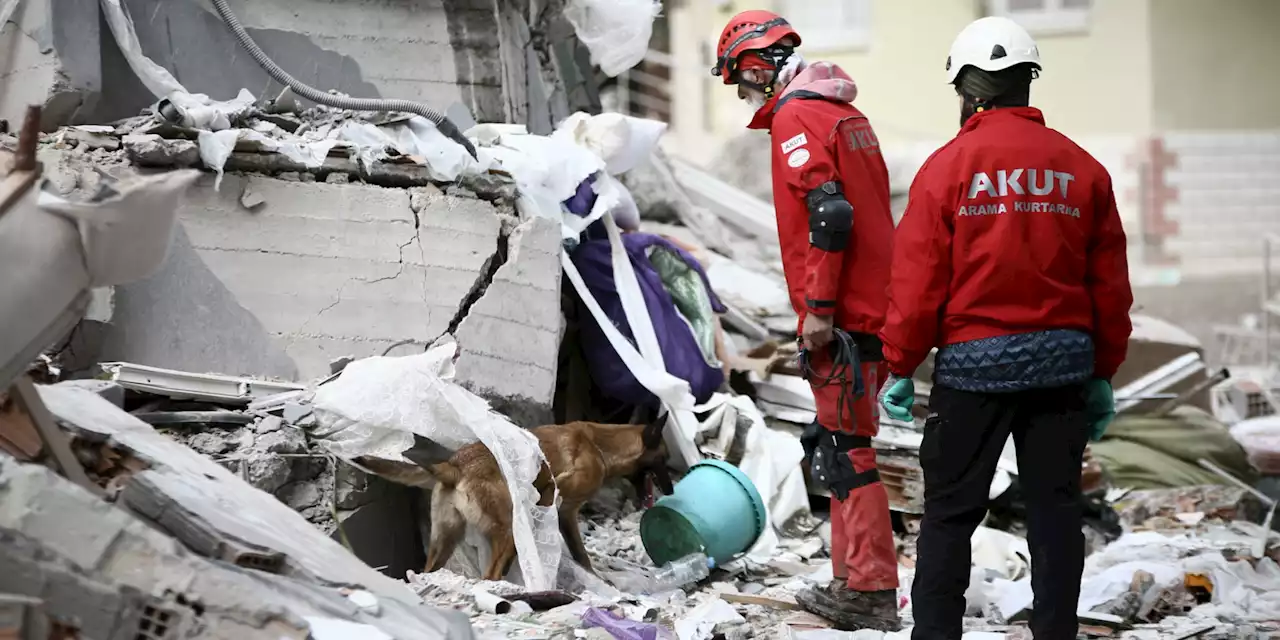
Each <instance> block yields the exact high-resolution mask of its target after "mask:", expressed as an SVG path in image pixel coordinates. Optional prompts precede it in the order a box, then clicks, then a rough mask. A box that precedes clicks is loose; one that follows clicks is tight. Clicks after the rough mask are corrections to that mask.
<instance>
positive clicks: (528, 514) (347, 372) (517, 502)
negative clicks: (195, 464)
mask: <svg viewBox="0 0 1280 640" xmlns="http://www.w3.org/2000/svg"><path fill="white" fill-rule="evenodd" d="M456 349H457V345H456V344H454V343H451V342H449V343H444V344H441V345H439V346H436V347H434V348H432V349H431V350H429V351H427V352H426V353H424V354H421V355H415V356H405V357H399V358H389V357H375V358H366V359H364V360H357V361H355V362H353V363H351V364H349V365H347V367H346V368H345V369H343V371H342V375H340V376H339V377H338V378H337V379H336V380H334V381H333V382H330V383H328V384H326V385H323V386H321V387H319V388H318V389H317V390H316V393H315V415H316V422H317V428H316V430H315V431H314V432H313V433H312V435H313V437H314V438H316V439H318V440H322V441H323V443H324V446H325V447H326V448H327V449H328V450H329V451H331V452H333V453H334V454H335V455H337V456H339V457H341V458H344V459H347V460H350V459H353V458H357V457H360V456H370V457H375V458H381V459H384V460H391V461H396V462H408V461H407V460H406V459H405V458H404V456H402V455H401V454H402V453H403V452H404V451H405V450H406V449H409V448H410V447H412V446H413V437H414V435H415V434H416V435H418V436H421V437H423V438H427V439H430V440H432V441H434V442H436V443H438V444H440V445H442V446H444V447H447V448H450V449H457V448H458V447H461V446H463V445H466V444H469V443H471V442H475V441H477V440H478V441H480V442H482V443H484V445H485V447H487V448H488V449H489V451H490V452H492V453H493V457H494V459H495V460H497V462H498V467H499V468H500V469H501V470H502V475H503V477H504V478H505V479H506V481H507V489H508V491H510V493H511V497H512V501H511V502H512V531H513V534H514V536H515V544H516V553H517V554H518V557H519V562H520V572H521V575H522V576H523V577H524V584H525V587H527V588H528V589H530V590H533V591H538V590H548V589H554V588H555V586H556V585H555V581H556V575H557V571H558V569H559V567H560V551H561V547H560V543H559V541H560V534H559V524H558V522H557V516H556V511H555V508H554V507H546V508H544V507H539V506H538V504H537V503H538V499H539V495H538V492H537V491H535V490H534V487H533V481H534V479H535V478H536V477H537V475H538V471H539V469H541V467H542V465H543V464H545V462H546V459H545V458H544V457H543V455H542V449H541V448H539V446H538V440H537V438H535V437H534V435H533V434H532V433H530V432H528V431H526V430H524V429H521V428H520V427H517V426H516V425H514V424H512V423H511V422H510V421H508V420H507V419H506V418H505V417H503V416H501V415H499V414H497V413H495V412H493V411H492V410H490V408H489V404H488V403H487V402H485V400H484V399H482V398H480V397H479V396H476V395H475V394H473V393H471V392H470V391H467V390H466V389H463V388H462V387H460V386H458V385H456V384H454V383H453V382H452V379H453V375H454V367H453V356H454V353H455V351H456Z"/></svg>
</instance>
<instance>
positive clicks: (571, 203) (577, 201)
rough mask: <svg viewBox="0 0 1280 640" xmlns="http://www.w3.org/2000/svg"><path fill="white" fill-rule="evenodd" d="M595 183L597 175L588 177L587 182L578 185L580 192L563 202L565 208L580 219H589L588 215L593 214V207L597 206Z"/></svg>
mask: <svg viewBox="0 0 1280 640" xmlns="http://www.w3.org/2000/svg"><path fill="white" fill-rule="evenodd" d="M595 183H596V174H594V173H593V174H591V175H589V176H587V179H586V180H583V181H582V182H581V183H579V184H578V190H577V191H576V192H574V194H573V196H572V197H570V198H569V199H568V200H565V201H564V202H563V204H564V208H566V209H568V210H569V213H572V214H573V215H575V216H578V217H580V218H585V217H587V214H588V213H591V207H594V206H595V205H596V192H595V189H594V188H593V185H595Z"/></svg>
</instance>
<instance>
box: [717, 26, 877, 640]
mask: <svg viewBox="0 0 1280 640" xmlns="http://www.w3.org/2000/svg"><path fill="white" fill-rule="evenodd" d="M799 45H800V36H799V34H797V33H796V32H795V30H794V29H792V28H791V26H790V25H789V24H788V23H787V21H786V20H784V19H783V18H782V17H780V16H778V15H777V14H775V13H771V12H769V11H746V12H743V13H740V14H738V15H736V16H734V17H733V18H732V19H730V20H729V24H728V25H727V26H726V27H725V28H724V31H723V32H722V33H721V36H720V41H719V46H718V50H717V53H716V55H717V58H718V59H717V61H716V66H715V68H714V69H713V70H712V74H714V75H716V76H719V77H720V78H722V79H723V81H724V83H725V84H729V85H736V86H737V91H738V97H739V98H741V99H743V100H745V101H747V102H748V103H749V104H750V105H751V106H752V107H754V108H755V116H754V117H753V118H752V120H751V123H750V124H749V127H750V128H752V129H765V130H768V131H769V133H770V136H771V147H772V156H773V161H772V173H773V198H774V207H775V209H776V212H777V221H778V240H779V243H780V244H781V249H782V265H783V270H784V271H785V275H786V280H787V289H788V290H789V293H790V297H791V304H792V306H793V307H794V308H795V311H796V313H797V314H798V315H799V317H800V323H799V333H800V338H801V341H802V347H803V352H802V353H803V354H804V358H805V360H806V361H807V362H806V369H807V372H808V375H807V377H808V378H809V382H810V384H811V385H812V387H813V393H814V399H815V401H816V406H817V424H815V425H813V426H812V427H811V428H810V430H809V432H808V433H807V437H806V438H805V442H806V454H807V455H808V456H809V458H810V460H811V468H812V470H813V476H814V480H815V481H817V482H818V483H820V484H822V485H825V486H826V487H828V488H829V489H830V491H831V494H832V496H833V497H832V500H831V529H832V531H831V547H832V550H831V561H832V565H833V574H834V576H835V580H833V581H832V583H831V584H830V585H827V586H824V587H822V588H818V589H813V590H809V591H805V592H802V593H801V594H799V596H798V597H797V600H798V601H799V602H800V604H801V605H803V606H804V607H805V608H806V609H807V610H809V611H811V612H813V613H816V614H818V615H821V616H823V617H826V618H828V619H831V620H832V621H833V622H835V623H836V624H837V625H838V626H840V627H841V628H845V629H856V628H873V629H886V630H893V629H897V628H898V626H899V622H898V607H897V587H898V562H897V554H896V551H895V547H894V540H893V531H892V525H891V523H890V519H889V500H888V496H887V494H886V493H885V489H884V485H882V484H881V483H880V476H879V472H878V471H877V467H876V454H875V450H874V449H872V448H871V438H872V437H873V436H875V435H876V433H877V432H878V430H879V410H878V407H877V403H876V395H877V383H878V381H879V380H881V379H882V377H883V373H882V370H883V364H882V362H881V361H882V360H883V356H882V355H881V350H880V343H879V339H878V338H877V337H876V333H877V332H878V331H879V330H880V327H881V326H882V325H883V323H884V312H885V306H886V304H887V297H886V294H885V287H886V286H887V285H888V281H889V261H890V259H891V257H892V249H893V216H892V214H891V213H890V209H889V175H888V171H887V170H886V168H885V164H884V159H883V157H882V156H881V153H880V145H879V141H878V140H877V138H876V134H875V132H874V131H873V130H872V128H871V123H870V122H868V120H867V117H866V116H865V115H863V114H862V112H860V111H859V110H858V109H857V108H856V107H854V106H853V99H854V97H855V96H856V95H857V87H856V85H855V84H854V82H853V80H852V79H850V78H849V76H848V75H847V74H845V72H844V71H842V70H841V69H840V68H839V67H837V66H835V65H832V64H830V63H825V62H814V63H812V64H806V63H805V61H804V60H803V59H802V58H801V56H800V54H799V53H798V52H797V51H796V47H797V46H799Z"/></svg>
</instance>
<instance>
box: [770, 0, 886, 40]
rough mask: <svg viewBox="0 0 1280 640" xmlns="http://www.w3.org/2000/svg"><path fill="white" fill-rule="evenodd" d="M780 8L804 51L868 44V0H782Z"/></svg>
mask: <svg viewBox="0 0 1280 640" xmlns="http://www.w3.org/2000/svg"><path fill="white" fill-rule="evenodd" d="M779 5H780V7H779V8H780V11H779V13H781V14H782V15H783V16H784V17H785V18H786V19H787V21H789V22H790V23H791V26H792V27H794V28H795V30H796V32H797V33H799V34H800V37H801V39H803V40H804V47H803V50H806V51H817V50H822V51H832V50H834V51H840V50H847V49H864V48H866V47H867V46H868V45H870V44H871V0H827V1H825V2H818V1H816V0H785V1H783V2H780V3H779Z"/></svg>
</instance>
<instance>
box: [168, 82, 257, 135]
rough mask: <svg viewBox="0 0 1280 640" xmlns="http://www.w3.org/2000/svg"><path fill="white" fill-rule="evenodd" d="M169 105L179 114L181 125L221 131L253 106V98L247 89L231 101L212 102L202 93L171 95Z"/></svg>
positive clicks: (241, 90)
mask: <svg viewBox="0 0 1280 640" xmlns="http://www.w3.org/2000/svg"><path fill="white" fill-rule="evenodd" d="M168 101H169V104H170V105H172V106H173V107H175V108H176V109H177V111H178V113H179V116H180V121H179V124H181V125H182V126H184V127H189V128H192V129H205V130H208V131H222V130H223V129H230V128H231V122H232V121H233V120H235V119H236V118H238V117H239V116H240V115H242V114H243V113H245V112H246V111H248V110H249V108H250V107H252V106H253V102H254V97H253V94H252V93H249V90H248V89H243V88H242V89H240V92H239V93H237V94H236V97H235V98H232V99H231V100H223V101H218V100H212V99H210V98H209V96H206V95H204V94H203V93H197V94H190V93H186V92H177V93H171V94H169V96H168Z"/></svg>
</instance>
